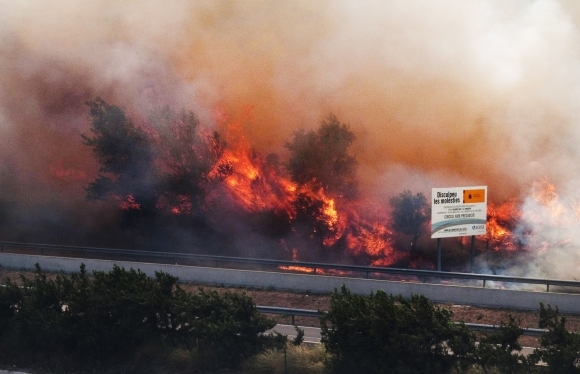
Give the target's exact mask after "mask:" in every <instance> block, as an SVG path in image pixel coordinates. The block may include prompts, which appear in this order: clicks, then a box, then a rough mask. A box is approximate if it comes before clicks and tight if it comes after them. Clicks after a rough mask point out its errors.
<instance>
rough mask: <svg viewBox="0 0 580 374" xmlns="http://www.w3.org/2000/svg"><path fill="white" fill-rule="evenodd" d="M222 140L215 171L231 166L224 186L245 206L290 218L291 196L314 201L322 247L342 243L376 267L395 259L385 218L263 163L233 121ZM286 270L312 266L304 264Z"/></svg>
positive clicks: (293, 205) (294, 209) (295, 212)
mask: <svg viewBox="0 0 580 374" xmlns="http://www.w3.org/2000/svg"><path fill="white" fill-rule="evenodd" d="M226 139H227V144H228V149H227V150H226V151H225V152H224V154H223V156H222V158H221V159H220V160H219V161H218V163H217V165H216V169H215V170H219V169H223V168H228V169H230V170H231V173H230V174H229V175H228V176H227V177H226V178H225V181H224V182H225V183H224V185H225V186H226V188H227V191H228V192H229V194H230V195H231V196H232V197H233V198H234V200H235V201H236V202H237V203H238V204H239V205H240V206H241V207H243V208H244V209H245V210H246V211H249V212H262V211H276V212H284V213H285V216H286V217H287V218H288V220H289V222H292V221H293V220H295V219H296V218H297V215H298V210H297V205H296V204H297V201H298V200H299V198H300V197H302V198H304V197H305V198H306V200H307V201H312V202H316V204H319V205H317V206H319V207H320V209H319V210H317V213H316V216H314V217H313V219H314V221H315V222H316V223H317V225H319V226H318V227H320V228H323V231H324V232H323V233H319V234H321V235H323V236H324V237H323V239H322V245H323V246H325V247H332V246H334V245H337V244H338V243H339V242H341V243H344V245H345V247H346V249H347V250H348V251H349V252H350V253H351V254H352V255H355V256H360V255H366V256H369V257H370V258H371V259H372V261H373V264H375V265H376V266H388V265H391V264H393V263H394V262H395V261H396V260H397V259H398V256H396V253H395V251H394V249H393V247H392V240H391V235H392V233H391V231H390V230H388V229H387V222H383V223H379V222H375V223H370V222H367V221H366V220H364V219H362V218H361V217H360V215H359V213H358V209H357V207H356V206H355V205H354V204H353V203H347V202H345V201H343V200H341V199H340V198H339V197H333V196H329V195H327V194H326V192H325V191H324V189H323V188H320V187H318V188H313V185H314V184H306V185H300V186H298V185H297V184H296V183H294V182H292V181H291V180H290V178H289V177H287V176H286V175H285V174H284V173H283V172H282V171H281V168H279V167H277V165H275V164H274V165H272V164H269V163H268V162H266V161H264V159H262V158H261V157H259V156H258V155H256V154H255V152H253V151H252V149H251V147H250V144H249V143H248V141H247V140H246V139H245V137H244V136H243V133H242V130H241V126H240V125H239V124H233V125H229V127H228V133H227V137H226ZM216 173H217V172H216ZM210 177H211V175H210ZM294 259H295V260H296V251H294ZM293 268H296V267H293ZM286 270H298V271H308V272H311V271H312V269H306V268H305V269H302V270H299V269H289V268H288V269H286Z"/></svg>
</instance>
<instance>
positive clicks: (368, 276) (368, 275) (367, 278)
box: [367, 271, 369, 279]
mask: <svg viewBox="0 0 580 374" xmlns="http://www.w3.org/2000/svg"><path fill="white" fill-rule="evenodd" d="M367 279H369V272H368V271H367Z"/></svg>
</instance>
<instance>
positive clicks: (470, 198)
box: [463, 190, 485, 204]
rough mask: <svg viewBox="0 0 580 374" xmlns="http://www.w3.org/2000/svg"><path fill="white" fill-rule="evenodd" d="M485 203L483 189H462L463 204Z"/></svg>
mask: <svg viewBox="0 0 580 374" xmlns="http://www.w3.org/2000/svg"><path fill="white" fill-rule="evenodd" d="M470 203H485V190H463V204H470Z"/></svg>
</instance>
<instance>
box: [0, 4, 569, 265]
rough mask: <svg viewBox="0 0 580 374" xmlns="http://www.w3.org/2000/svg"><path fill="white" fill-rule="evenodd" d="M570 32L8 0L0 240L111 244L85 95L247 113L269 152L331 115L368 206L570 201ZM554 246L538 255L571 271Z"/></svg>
mask: <svg viewBox="0 0 580 374" xmlns="http://www.w3.org/2000/svg"><path fill="white" fill-rule="evenodd" d="M579 25H580V6H579V5H578V4H577V2H576V1H573V0H570V1H565V0H561V1H556V0H535V1H532V0H516V1H510V2H503V1H495V0H479V1H470V2H465V1H460V0H453V1H445V2H437V1H435V2H434V1H428V0H424V1H414V2H408V1H402V0H391V1H364V2H352V1H315V2H312V1H306V0H304V1H293V2H272V1H265V0H263V1H245V0H233V1H192V0H176V1H171V2H163V1H160V0H148V1H141V2H126V1H125V2H118V1H108V0H89V1H82V2H78V1H68V0H65V1H63V0H58V1H57V0H51V1H43V2H5V3H3V4H1V5H0V138H1V139H2V147H1V148H0V188H1V189H0V222H2V224H3V229H2V230H4V235H7V236H9V237H10V238H11V239H15V240H26V239H29V238H30V237H34V238H35V240H42V239H43V238H45V239H46V240H52V241H55V242H59V241H67V242H75V241H76V242H83V240H84V239H86V237H85V235H93V234H89V233H93V232H102V231H103V230H104V229H106V230H105V231H107V230H109V231H107V232H110V237H111V238H110V241H111V243H112V242H114V240H115V239H114V238H118V235H117V234H118V233H117V232H114V231H110V230H113V229H112V227H113V226H111V225H110V224H108V223H107V220H106V218H103V217H106V216H107V212H108V209H109V208H107V207H106V206H104V205H103V206H101V205H99V204H98V203H92V204H87V202H86V201H85V200H84V194H85V191H84V187H85V186H86V185H87V184H88V183H89V182H90V181H92V180H93V179H94V178H95V176H96V174H97V172H98V167H99V165H98V164H97V162H96V160H95V159H94V157H93V156H92V153H91V150H90V149H89V148H88V147H86V146H85V145H83V144H82V139H81V134H86V133H87V131H88V128H89V119H88V115H87V107H86V106H85V105H84V102H85V101H87V100H92V99H94V98H95V97H97V96H100V97H103V98H104V99H105V100H107V101H108V102H111V103H114V104H117V105H121V106H123V107H124V108H126V110H127V112H128V113H129V114H130V115H131V116H133V118H136V119H137V121H138V119H139V118H146V117H147V116H148V114H149V111H150V110H151V108H153V107H158V106H163V105H169V106H170V107H172V108H176V109H179V108H187V109H190V110H193V111H194V112H195V113H196V114H197V115H198V117H199V118H200V120H201V121H202V122H203V123H205V124H206V125H208V126H216V127H217V126H219V124H218V123H214V122H213V121H214V119H215V118H216V116H215V113H216V112H220V113H227V115H228V116H231V117H234V118H243V119H244V120H243V121H242V123H241V125H242V127H243V131H244V134H245V136H246V137H247V138H248V140H249V141H250V143H251V144H252V146H253V147H255V148H256V149H257V150H258V151H260V152H263V153H264V154H267V153H268V152H280V150H283V149H284V144H285V143H286V142H287V141H288V139H289V138H290V137H291V136H292V134H293V133H294V132H295V131H296V130H297V129H307V130H310V129H314V128H315V127H316V126H318V125H319V123H320V121H321V120H322V119H323V118H325V117H326V116H327V115H328V114H329V113H334V114H335V115H336V116H337V117H338V118H339V119H340V120H341V121H342V122H344V123H348V124H349V125H350V127H351V129H352V130H353V132H354V133H355V134H356V136H357V141H356V142H355V144H354V146H355V148H356V149H355V152H354V153H356V157H357V160H358V161H359V180H360V182H361V193H362V195H363V196H366V197H369V198H375V199H387V198H388V197H389V196H392V195H394V194H396V193H398V192H400V191H402V190H403V189H411V190H413V191H421V192H424V193H425V194H426V195H427V196H429V194H430V189H431V188H432V187H442V186H455V185H457V186H459V185H488V186H489V193H490V197H491V199H493V200H495V201H500V202H501V201H503V200H504V199H506V198H517V199H520V200H521V201H525V203H524V204H523V208H522V209H523V213H524V216H525V215H526V214H527V212H528V211H529V214H535V213H534V210H535V209H536V208H535V207H534V206H533V204H530V203H529V202H528V200H527V199H528V196H529V195H530V194H531V193H530V191H531V190H532V189H533V183H534V182H535V181H538V180H541V179H542V178H547V179H548V180H549V181H550V182H551V183H554V184H555V185H556V186H557V188H559V191H560V196H559V199H564V200H566V199H568V200H570V199H574V196H575V195H574V194H576V193H577V191H578V188H576V186H579V185H580V172H579V170H578V167H577V162H578V160H579V159H580V154H579V153H580V147H578V144H580V127H579V126H578V123H579V120H580V107H579V105H578V97H579V95H580V29H579ZM95 217H99V218H95ZM574 219H577V218H574ZM528 226H529V225H528ZM575 226H578V224H577V223H574V224H570V225H568V226H564V227H566V228H558V230H565V231H566V235H568V236H570V234H571V233H572V232H573V231H572V230H574V229H575ZM15 227H25V228H26V230H23V231H22V233H21V234H18V235H17V234H15V232H19V231H18V230H16V231H14V230H13V228H15ZM71 227H74V229H75V233H76V234H74V235H78V238H79V239H74V240H72V239H71V236H72V235H73V234H71V232H70V228H71ZM550 227H551V226H549V227H548V226H542V228H541V229H540V228H535V231H536V232H538V231H540V230H548V231H549V232H550V233H553V231H552V230H551V229H550ZM559 227H560V226H559ZM101 229H103V230H101ZM7 230H8V231H7ZM30 230H33V231H34V230H37V231H34V235H32V236H31V234H30V232H31V231H30ZM99 230H101V231H99ZM8 234H10V235H8ZM19 235H20V236H19ZM562 235H563V234H562V233H558V234H557V236H558V237H561V236H562ZM75 237H76V236H75ZM570 240H572V241H574V240H576V241H577V239H576V238H574V237H573V236H572V238H571V239H570ZM89 241H90V240H89ZM566 248H572V250H558V251H554V252H553V253H554V255H553V256H554V257H552V258H551V260H550V261H552V262H554V263H555V264H560V263H563V262H566V263H578V260H579V259H578V258H577V256H576V255H575V253H576V252H577V251H575V250H573V249H575V247H574V246H572V247H570V246H568V247H566ZM538 253H540V254H539V255H538V256H539V257H537V258H538V259H540V260H541V261H538V262H537V264H541V263H546V262H545V261H546V260H545V257H548V256H551V254H550V255H548V253H552V252H545V253H546V254H544V252H538ZM558 253H561V254H562V255H561V256H559V255H558V256H557V254H558ZM534 266H535V268H540V267H541V266H540V265H534ZM534 266H532V267H534ZM548 268H552V269H554V267H546V269H548ZM576 270H577V268H574V269H573V270H572V272H571V273H570V274H573V273H574V272H576ZM543 274H548V275H550V274H554V275H559V276H561V275H563V273H560V272H555V271H554V272H552V273H550V272H549V271H548V270H546V271H543Z"/></svg>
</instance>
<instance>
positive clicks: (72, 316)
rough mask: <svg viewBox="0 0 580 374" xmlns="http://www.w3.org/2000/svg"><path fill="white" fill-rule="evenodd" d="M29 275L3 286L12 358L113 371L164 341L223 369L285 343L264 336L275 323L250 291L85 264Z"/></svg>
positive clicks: (4, 341) (5, 346)
mask: <svg viewBox="0 0 580 374" xmlns="http://www.w3.org/2000/svg"><path fill="white" fill-rule="evenodd" d="M21 280H22V282H21V283H22V284H21V287H20V286H19V285H17V284H15V283H14V282H11V281H10V280H6V283H5V287H1V288H0V352H1V353H0V360H2V361H4V362H6V363H10V364H18V363H19V362H22V363H25V364H27V365H30V364H31V363H35V364H37V365H40V366H43V367H48V368H53V369H54V368H58V369H59V370H60V371H66V370H73V369H75V370H77V369H88V368H91V367H95V366H96V367H101V368H103V369H106V368H107V366H112V365H113V366H114V365H121V366H123V365H125V364H127V363H131V365H135V363H134V360H135V359H136V358H139V357H141V358H142V359H143V360H149V361H151V360H155V359H154V358H151V357H143V355H140V354H139V353H140V352H142V351H143V350H152V348H151V347H157V350H158V351H159V352H160V353H161V352H169V351H171V350H175V352H183V351H187V352H190V356H191V357H195V358H196V365H197V367H198V368H203V367H208V368H211V369H216V368H219V367H232V366H236V365H238V364H239V363H240V362H241V361H242V360H243V359H245V358H248V357H250V356H252V355H254V354H256V353H258V352H260V351H262V350H264V349H266V348H268V347H272V346H275V345H276V344H279V341H280V337H275V336H271V335H264V334H263V333H264V332H265V331H266V330H268V329H270V328H272V327H273V326H274V324H275V322H274V321H273V320H272V319H270V318H267V317H266V316H264V315H263V314H261V313H259V312H258V311H257V309H256V307H255V304H254V303H253V301H252V300H251V299H250V298H249V297H248V296H246V295H245V294H238V293H229V292H227V293H225V294H223V295H220V294H218V293H217V292H215V291H205V290H203V289H200V292H199V293H197V294H192V293H188V292H185V291H184V290H183V289H181V288H180V287H179V285H178V284H177V278H176V277H173V276H171V275H168V274H166V273H156V275H155V278H149V277H147V276H146V275H145V274H144V273H142V272H141V271H139V270H137V271H136V270H133V269H131V270H125V269H123V268H119V267H117V266H115V267H114V269H113V270H112V271H110V272H94V273H93V274H92V276H89V275H88V274H87V272H86V270H85V266H84V265H82V266H81V269H80V272H79V273H76V274H71V275H62V274H59V275H57V276H56V277H55V278H54V279H50V278H48V277H47V275H46V274H45V273H44V272H42V270H41V269H40V267H38V266H37V271H36V274H35V276H34V278H33V279H27V278H25V277H21ZM167 355H168V357H170V356H172V355H173V356H175V354H172V353H168V354H167ZM182 355H183V354H182ZM137 366H139V365H137Z"/></svg>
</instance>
